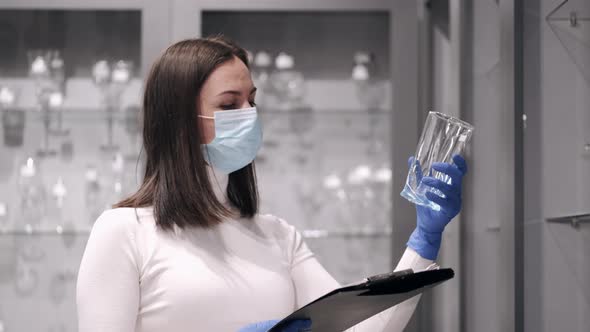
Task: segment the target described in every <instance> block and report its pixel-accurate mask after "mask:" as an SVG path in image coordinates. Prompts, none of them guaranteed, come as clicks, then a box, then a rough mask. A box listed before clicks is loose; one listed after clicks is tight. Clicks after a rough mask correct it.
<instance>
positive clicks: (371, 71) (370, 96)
mask: <svg viewBox="0 0 590 332" xmlns="http://www.w3.org/2000/svg"><path fill="white" fill-rule="evenodd" d="M377 71H378V66H377V62H376V59H375V55H374V54H373V53H371V52H365V51H361V52H357V53H356V54H355V55H354V59H353V67H352V75H351V77H352V80H353V81H354V83H355V86H356V91H357V98H358V99H359V101H360V103H361V105H363V106H364V107H365V108H366V109H367V110H376V109H379V108H380V106H381V105H382V104H383V102H384V100H385V96H386V93H387V91H386V88H385V85H384V84H383V82H382V81H380V80H378V79H377V78H376V76H377V75H376V74H377Z"/></svg>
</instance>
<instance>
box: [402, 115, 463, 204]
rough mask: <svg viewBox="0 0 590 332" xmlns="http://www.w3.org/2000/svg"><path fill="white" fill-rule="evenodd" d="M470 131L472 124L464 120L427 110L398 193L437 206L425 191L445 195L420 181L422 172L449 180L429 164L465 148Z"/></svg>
mask: <svg viewBox="0 0 590 332" xmlns="http://www.w3.org/2000/svg"><path fill="white" fill-rule="evenodd" d="M472 133H473V126H472V125H470V124H469V123H467V122H465V121H462V120H460V119H457V118H454V117H452V116H449V115H446V114H443V113H438V112H430V113H428V117H427V118H426V123H425V124H424V129H423V130H422V135H421V136H420V141H419V142H418V147H417V148H416V153H415V154H414V159H413V161H412V163H411V165H410V170H409V172H408V177H407V179H406V185H405V186H404V189H403V190H402V192H401V195H402V196H403V197H404V198H406V199H407V200H409V201H410V202H412V203H414V204H417V205H422V206H426V207H429V208H431V209H433V210H436V211H438V210H440V206H439V205H438V204H436V203H434V202H431V201H430V200H429V199H428V198H427V197H426V192H427V191H431V192H434V193H435V194H437V195H439V196H442V197H444V195H443V193H441V192H440V191H438V190H436V189H434V188H432V187H429V186H426V185H424V184H422V176H430V177H434V178H437V179H439V180H442V181H445V182H446V183H448V184H451V182H452V181H451V178H450V177H449V176H447V175H446V174H444V173H441V172H438V171H436V170H434V169H432V164H433V163H436V162H442V163H452V162H453V156H454V155H456V154H461V153H462V152H463V151H464V150H465V147H466V146H467V144H468V142H469V140H470V138H471V134H472Z"/></svg>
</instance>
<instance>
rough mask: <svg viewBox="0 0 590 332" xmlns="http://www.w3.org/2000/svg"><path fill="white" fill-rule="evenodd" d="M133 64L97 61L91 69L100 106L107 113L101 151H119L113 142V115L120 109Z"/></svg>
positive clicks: (124, 61) (129, 62) (128, 62)
mask: <svg viewBox="0 0 590 332" xmlns="http://www.w3.org/2000/svg"><path fill="white" fill-rule="evenodd" d="M132 75H133V63H132V62H131V61H126V60H119V61H116V62H115V63H114V64H109V62H108V61H107V60H99V61H97V62H96V63H95V64H94V66H93V67H92V78H93V82H94V84H95V85H96V86H97V87H98V89H99V91H100V93H101V95H102V104H103V107H104V108H105V111H106V112H107V116H106V123H107V142H106V143H105V144H103V145H101V147H100V148H101V150H102V151H104V152H106V153H110V152H115V151H118V150H119V146H118V145H117V144H116V143H115V142H114V113H115V112H117V111H119V110H120V108H121V96H122V94H123V92H124V91H125V89H126V88H127V86H128V85H129V83H130V81H131V77H132Z"/></svg>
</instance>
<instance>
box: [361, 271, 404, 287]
mask: <svg viewBox="0 0 590 332" xmlns="http://www.w3.org/2000/svg"><path fill="white" fill-rule="evenodd" d="M410 274H414V270H412V269H407V270H401V271H394V272H389V273H383V274H378V275H375V276H371V277H368V278H367V284H368V285H369V286H379V285H381V284H383V283H385V282H386V281H388V280H391V279H392V278H399V277H403V276H407V275H410Z"/></svg>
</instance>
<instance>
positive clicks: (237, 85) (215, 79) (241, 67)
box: [202, 58, 253, 94]
mask: <svg viewBox="0 0 590 332" xmlns="http://www.w3.org/2000/svg"><path fill="white" fill-rule="evenodd" d="M252 86H253V84H252V78H251V76H250V70H249V69H248V67H246V65H245V64H244V63H243V62H242V61H241V60H239V59H238V58H234V59H232V60H230V61H227V62H224V63H222V64H221V65H219V66H218V67H217V68H215V70H213V72H212V73H211V75H209V78H207V81H205V84H204V85H203V90H202V91H203V93H207V94H209V93H212V94H218V93H220V92H223V91H225V90H236V91H242V90H244V91H246V90H247V92H250V90H251V89H252Z"/></svg>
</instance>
